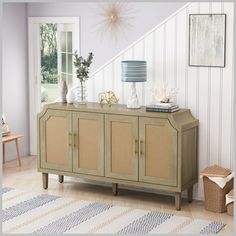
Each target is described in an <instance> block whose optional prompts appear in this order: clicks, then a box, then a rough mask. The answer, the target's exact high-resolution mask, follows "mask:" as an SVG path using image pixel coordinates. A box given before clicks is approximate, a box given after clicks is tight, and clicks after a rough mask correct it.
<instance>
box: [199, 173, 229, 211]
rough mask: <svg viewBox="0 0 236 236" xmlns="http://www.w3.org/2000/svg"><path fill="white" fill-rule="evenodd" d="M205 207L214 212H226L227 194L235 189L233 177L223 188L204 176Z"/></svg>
mask: <svg viewBox="0 0 236 236" xmlns="http://www.w3.org/2000/svg"><path fill="white" fill-rule="evenodd" d="M203 184H204V194H205V209H206V210H208V211H213V212H226V210H227V208H226V205H225V195H226V194H227V193H228V192H229V191H230V190H231V189H233V178H232V179H231V180H230V181H229V182H228V183H227V184H226V185H225V187H224V188H223V189H222V188H220V187H219V186H218V185H217V184H216V183H214V182H213V181H211V180H210V179H209V178H208V177H206V176H203Z"/></svg>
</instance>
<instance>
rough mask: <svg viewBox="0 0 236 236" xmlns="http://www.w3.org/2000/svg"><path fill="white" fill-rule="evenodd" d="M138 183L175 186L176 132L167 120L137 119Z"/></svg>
mask: <svg viewBox="0 0 236 236" xmlns="http://www.w3.org/2000/svg"><path fill="white" fill-rule="evenodd" d="M139 146H140V152H139V181H140V182H146V183H155V184H161V185H169V186H176V185H177V131H176V130H175V129H174V128H173V127H172V126H171V124H170V123H169V121H168V119H153V118H144V117H141V118H139Z"/></svg>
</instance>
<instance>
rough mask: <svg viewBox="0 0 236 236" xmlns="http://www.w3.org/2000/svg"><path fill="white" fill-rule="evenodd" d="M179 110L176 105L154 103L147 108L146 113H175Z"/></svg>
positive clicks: (171, 103)
mask: <svg viewBox="0 0 236 236" xmlns="http://www.w3.org/2000/svg"><path fill="white" fill-rule="evenodd" d="M178 110H179V106H178V105H177V104H176V103H173V102H170V103H161V102H160V103H152V104H150V105H148V106H146V111H156V112H175V111H178Z"/></svg>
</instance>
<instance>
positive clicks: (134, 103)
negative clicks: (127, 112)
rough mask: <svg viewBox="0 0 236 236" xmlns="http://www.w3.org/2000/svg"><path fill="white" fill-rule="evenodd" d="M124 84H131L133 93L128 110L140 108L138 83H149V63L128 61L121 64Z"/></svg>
mask: <svg viewBox="0 0 236 236" xmlns="http://www.w3.org/2000/svg"><path fill="white" fill-rule="evenodd" d="M121 69H122V82H130V83H131V91H130V92H131V93H130V97H129V100H128V103H127V108H140V105H139V101H138V96H137V93H136V82H146V81H147V62H146V61H138V60H128V61H122V62H121Z"/></svg>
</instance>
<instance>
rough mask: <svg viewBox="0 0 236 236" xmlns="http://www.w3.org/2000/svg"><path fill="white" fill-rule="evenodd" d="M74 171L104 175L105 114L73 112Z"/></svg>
mask: <svg viewBox="0 0 236 236" xmlns="http://www.w3.org/2000/svg"><path fill="white" fill-rule="evenodd" d="M73 172H75V173H81V174H90V175H97V176H104V114H98V113H92V112H91V113H86V112H73Z"/></svg>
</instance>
